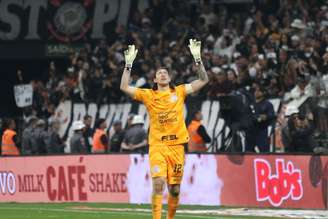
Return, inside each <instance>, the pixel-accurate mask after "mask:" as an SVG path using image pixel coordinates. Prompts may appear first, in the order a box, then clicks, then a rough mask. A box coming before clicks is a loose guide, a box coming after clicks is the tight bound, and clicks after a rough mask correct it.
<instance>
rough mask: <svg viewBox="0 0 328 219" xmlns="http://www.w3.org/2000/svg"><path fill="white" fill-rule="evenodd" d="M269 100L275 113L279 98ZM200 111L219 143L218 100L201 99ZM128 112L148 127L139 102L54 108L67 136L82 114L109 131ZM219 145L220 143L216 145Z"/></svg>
mask: <svg viewBox="0 0 328 219" xmlns="http://www.w3.org/2000/svg"><path fill="white" fill-rule="evenodd" d="M270 102H271V103H272V104H273V106H274V110H275V112H276V113H277V112H278V109H279V105H280V99H271V100H270ZM200 109H201V112H202V115H203V121H202V123H203V125H204V126H205V127H206V130H207V132H208V133H209V135H210V136H211V138H212V139H213V140H215V141H216V142H217V144H220V142H221V138H222V135H220V133H222V129H223V128H224V124H225V121H224V119H222V118H221V117H220V115H219V112H220V102H219V101H210V100H207V101H203V102H202V104H201V107H200ZM184 110H185V118H186V121H191V118H187V115H188V117H190V116H191V114H190V113H188V108H187V107H185V108H184ZM130 113H134V114H138V115H141V116H144V118H145V129H148V127H149V117H148V114H147V110H146V107H145V106H144V105H143V104H139V103H136V102H134V103H122V104H104V105H101V106H97V105H96V104H95V103H90V104H84V103H72V102H71V101H66V102H63V103H61V104H60V105H59V106H58V107H57V109H56V116H57V117H58V119H59V120H60V121H62V126H61V129H60V135H61V136H62V137H69V136H70V135H71V133H72V130H71V125H72V122H73V121H76V120H82V119H83V117H84V115H90V116H92V118H93V124H92V126H93V125H94V122H95V120H96V119H97V118H105V119H106V123H107V127H108V130H109V131H110V132H111V130H112V124H113V122H114V121H115V120H120V121H122V125H123V127H125V125H126V121H127V118H128V116H129V114H130ZM218 147H220V145H218Z"/></svg>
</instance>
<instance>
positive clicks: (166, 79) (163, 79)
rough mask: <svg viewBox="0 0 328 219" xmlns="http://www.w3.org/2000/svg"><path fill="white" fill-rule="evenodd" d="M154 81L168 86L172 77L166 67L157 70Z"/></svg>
mask: <svg viewBox="0 0 328 219" xmlns="http://www.w3.org/2000/svg"><path fill="white" fill-rule="evenodd" d="M154 82H155V83H157V84H158V85H160V86H166V85H168V84H169V83H170V82H171V77H170V75H169V73H168V71H167V70H166V69H159V70H158V71H157V72H156V75H155V78H154Z"/></svg>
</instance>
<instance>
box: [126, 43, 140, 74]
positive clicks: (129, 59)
mask: <svg viewBox="0 0 328 219" xmlns="http://www.w3.org/2000/svg"><path fill="white" fill-rule="evenodd" d="M137 53H138V50H137V49H136V47H135V46H134V45H129V46H128V49H127V50H125V51H124V59H125V67H128V68H132V64H133V61H134V59H135V58H136V56H137Z"/></svg>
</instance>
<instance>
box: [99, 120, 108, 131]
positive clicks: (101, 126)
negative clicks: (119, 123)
mask: <svg viewBox="0 0 328 219" xmlns="http://www.w3.org/2000/svg"><path fill="white" fill-rule="evenodd" d="M100 128H101V129H105V128H107V125H106V122H105V121H104V122H103V123H101V125H100Z"/></svg>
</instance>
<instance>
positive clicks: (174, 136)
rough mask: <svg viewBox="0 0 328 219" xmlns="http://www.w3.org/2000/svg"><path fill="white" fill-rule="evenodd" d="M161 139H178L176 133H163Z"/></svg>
mask: <svg viewBox="0 0 328 219" xmlns="http://www.w3.org/2000/svg"><path fill="white" fill-rule="evenodd" d="M161 140H162V141H173V140H178V137H177V136H176V135H163V136H162V137H161Z"/></svg>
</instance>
